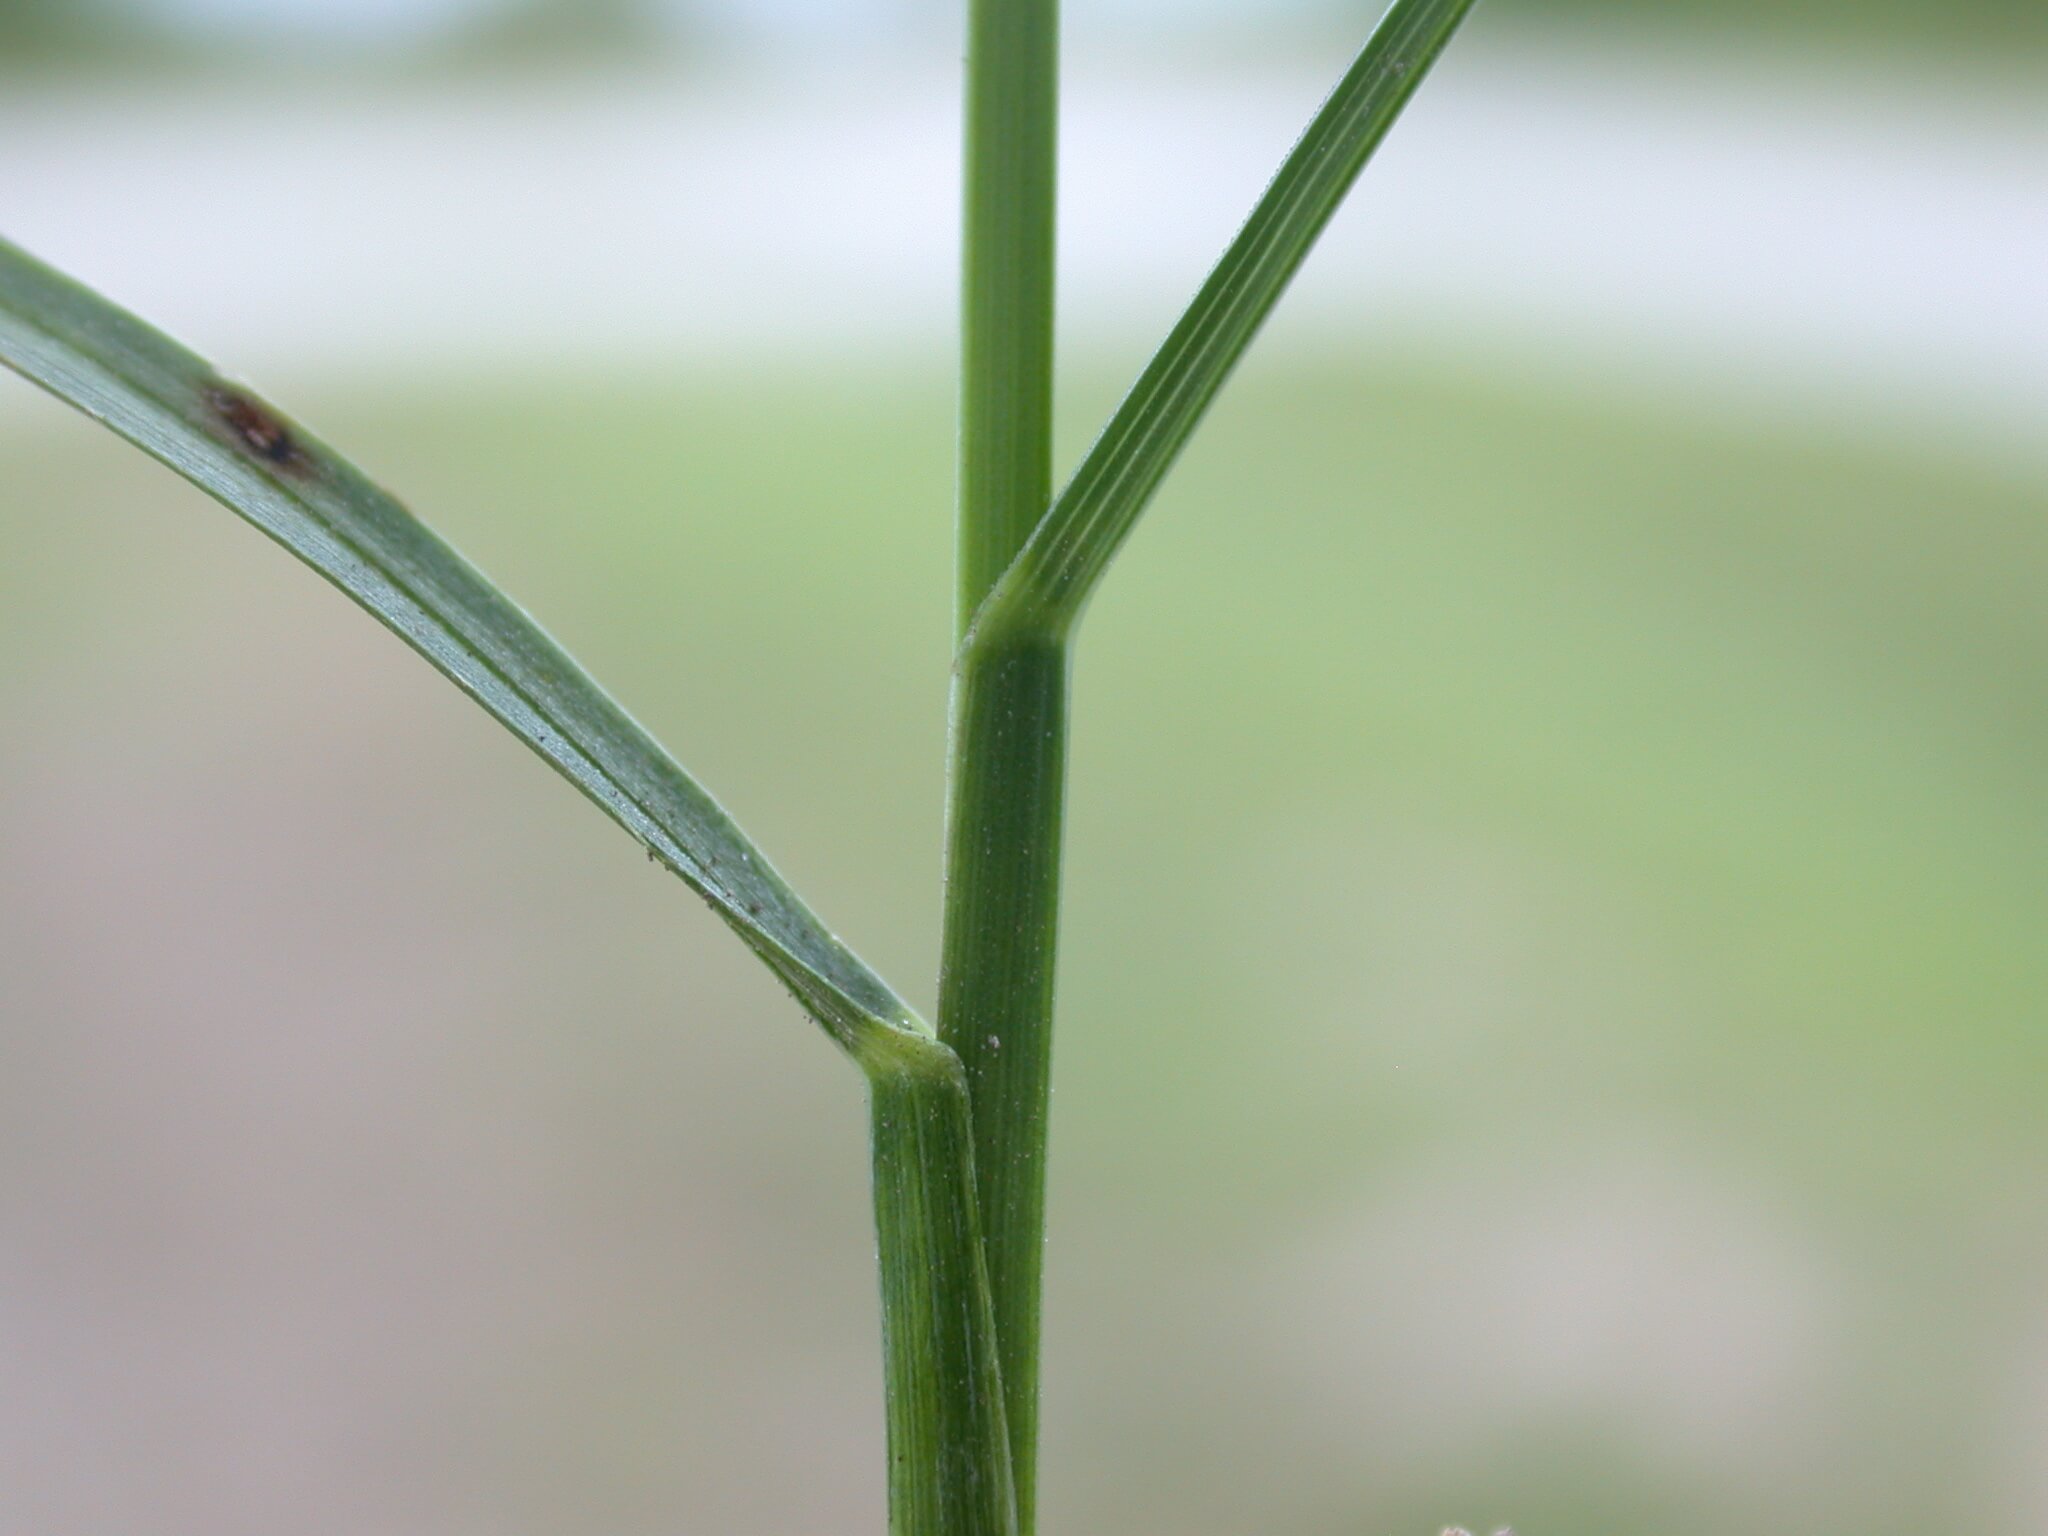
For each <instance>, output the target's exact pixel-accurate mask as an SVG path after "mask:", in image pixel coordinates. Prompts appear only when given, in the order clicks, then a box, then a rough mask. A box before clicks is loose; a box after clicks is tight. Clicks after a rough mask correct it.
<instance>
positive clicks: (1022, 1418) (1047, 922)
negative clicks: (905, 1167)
mask: <svg viewBox="0 0 2048 1536" xmlns="http://www.w3.org/2000/svg"><path fill="white" fill-rule="evenodd" d="M1066 687H1067V661H1066V649H1065V647H1064V645H1062V644H1059V643H1055V642H1047V641H1034V642H1030V643H1026V644H1021V645H1018V646H1016V647H1014V648H1011V649H1006V650H1002V651H976V652H973V653H971V654H969V655H968V656H966V657H965V658H963V659H962V662H961V666H960V671H959V674H958V677H957V678H956V680H955V683H954V690H953V698H954V705H953V732H954V761H953V767H954V776H953V785H952V797H951V813H952V815H951V828H950V837H949V841H948V845H947V884H946V939H945V953H944V966H943V969H942V970H941V971H940V975H939V1018H940V1021H941V1032H942V1034H943V1037H944V1038H945V1040H946V1042H947V1043H948V1044H949V1045H951V1046H952V1047H953V1049H954V1050H955V1051H957V1052H959V1054H960V1059H961V1060H962V1062H964V1063H965V1064H966V1068H967V1078H968V1085H969V1091H970V1093H971V1094H972V1096H973V1101H974V1133H975V1166H976V1167H977V1168H978V1169H979V1171H980V1172H979V1188H980V1191H981V1219H982V1233H983V1239H984V1241H985V1243H986V1245H987V1251H988V1271H989V1292H990V1295H991V1297H992V1298H993V1301H994V1305H995V1321H996V1338H997V1341H998V1343H999V1345H1000V1348H1001V1352H1002V1369H1003V1391H1004V1396H1005V1399H1006V1401H1007V1404H1008V1409H1009V1421H1010V1459H1011V1464H1012V1467H1013V1469H1014V1471H1015V1475H1016V1485H1017V1506H1018V1508H1017V1519H1018V1529H1019V1530H1021V1531H1024V1532H1027V1533H1028V1532H1029V1531H1030V1530H1031V1529H1032V1514H1033V1509H1034V1504H1035V1500H1034V1498H1033V1487H1034V1483H1033V1477H1034V1473H1035V1471H1036V1464H1037V1454H1036V1453H1037V1427H1038V1337H1039V1329H1038V1316H1039V1289H1040V1283H1039V1282H1040V1274H1041V1271H1042V1268H1043V1253H1044V1233H1045V1136H1046V1108H1047V1104H1046V1100H1047V1082H1048V1076H1049V1071H1050V1067H1051V1048H1052V1009H1053V954H1054V948H1055V944H1054V940H1055V936H1056V934H1057V931H1058V919H1059V873H1060V822H1061V810H1062V805H1061V802H1062V799H1063V790H1064V780H1065V758H1066Z"/></svg>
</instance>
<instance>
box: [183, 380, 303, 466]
mask: <svg viewBox="0 0 2048 1536" xmlns="http://www.w3.org/2000/svg"><path fill="white" fill-rule="evenodd" d="M206 403H207V404H208V405H210V406H212V407H213V413H214V415H216V416H218V417H219V418H220V420H221V422H222V423H223V424H224V425H225V426H226V427H227V429H228V430H229V431H230V432H232V433H234V435H235V440H236V441H237V442H238V443H240V444H241V446H242V447H244V448H246V449H247V450H248V451H249V452H251V453H253V454H255V455H256V456H257V457H258V458H260V459H267V460H268V461H269V462H270V463H272V464H276V465H278V466H280V467H282V468H286V469H304V468H305V467H306V462H307V460H306V451H305V450H304V449H303V448H301V447H300V446H299V443H298V439H297V438H295V437H293V436H292V429H291V428H290V427H288V426H286V425H285V424H284V421H283V419H282V418H280V417H279V416H278V415H277V414H276V413H275V412H274V411H272V410H271V409H270V407H269V406H267V405H265V404H264V403H263V402H262V401H260V400H257V399H255V398H253V397H252V396H249V395H245V394H243V393H242V392H241V391H240V390H235V389H229V388H228V387H227V386H226V385H223V384H216V385H213V386H212V387H211V388H209V389H208V390H207V391H206Z"/></svg>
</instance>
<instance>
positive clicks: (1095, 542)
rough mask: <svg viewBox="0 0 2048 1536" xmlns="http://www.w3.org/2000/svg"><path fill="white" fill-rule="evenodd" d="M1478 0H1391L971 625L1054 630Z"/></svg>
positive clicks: (1092, 582)
mask: <svg viewBox="0 0 2048 1536" xmlns="http://www.w3.org/2000/svg"><path fill="white" fill-rule="evenodd" d="M1473 4H1474V0H1395V3H1394V4H1393V5H1392V6H1391V7H1390V8H1389V9H1388V11H1387V13H1386V15H1385V17H1384V18H1383V19H1382V20H1381V22H1380V25H1379V26H1378V27H1377V28H1376V29H1375V30H1374V32H1373V35H1372V37H1371V38H1370V39H1369V40H1368V41H1367V43H1366V45H1365V47H1364V49H1363V50H1362V51H1361V52H1360V53H1359V56H1358V58H1357V60H1356V61H1355V62H1354V63H1353V64H1352V66H1351V68H1350V70H1349V71H1347V72H1346V74H1345V76H1344V78H1343V80H1342V81H1341V82H1340V83H1339V84H1338V86H1337V88H1336V90H1335V91H1334V92H1332V93H1331V95H1330V97H1329V98H1328V100H1327V101H1325V102H1324V104H1323V107H1322V109H1321V110H1320V111H1319V112H1318V113H1317V114H1316V116H1315V118H1314V119H1313V120H1312V121H1311V122H1310V124H1309V126H1308V129H1307V130H1306V131H1305V132H1304V133H1303V135H1302V137H1301V139H1300V140H1299V141H1298V142H1297V143H1296V144H1295V147H1294V149H1293V150H1292V151H1291V152H1290V153H1289V154H1288V156H1287V159H1286V160H1285V161H1284V162H1283V163H1282V165H1281V167H1280V170H1279V172H1278V174H1277V175H1275V177H1274V178H1273V181H1272V182H1271V184H1270V185H1269V186H1268V187H1267V189H1266V191H1265V194H1264V195H1263V196H1262V197H1261V198H1260V199H1259V202H1258V204H1257V206H1255V207H1254V208H1253V210H1252V213H1251V216H1250V218H1248V219H1247V220H1246V221H1245V223H1244V225H1243V227H1242V228H1241V229H1240V230H1239V232H1238V234H1237V236H1236V237H1235V238H1234V239H1233V240H1232V241H1231V244H1230V246H1229V248H1228V249H1227V250H1226V251H1225V252H1224V254H1223V256H1222V258H1221V259H1220V260H1219V261H1218V262H1217V264H1216V265H1215V267H1214V268H1212V269H1211V271H1210V273H1209V276H1208V278H1207V279H1206V280H1205V281H1204V282H1203V284H1202V286H1201V288H1200V289H1199V290H1198V291H1197V293H1196V294H1195V297H1194V299H1193V300H1192V301H1191V302H1190V303H1189V305H1188V307H1187V309H1186V310H1185V311H1183V312H1182V315H1181V317H1180V319H1179V320H1178V321H1177V322H1176V323H1175V324H1174V327H1173V330H1172V331H1171V332H1170V333H1169V334H1168V335H1167V338H1166V340H1165V342H1164V343H1162V344H1161V346H1160V348H1159V350H1158V351H1157V352H1156V353H1154V354H1153V356H1152V359H1151V361H1149V362H1148V363H1147V364H1146V365H1145V368H1144V370H1143V371H1142V372H1141V373H1140V374H1139V376H1138V380H1137V382H1136V383H1135V384H1134V385H1133V386H1132V387H1131V390H1130V393H1129V394H1127V395H1126V396H1125V397H1124V399H1123V402H1122V403H1121V404H1120V405H1119V406H1118V407H1117V409H1116V412H1115V413H1114V414H1113V415H1112V416H1111V417H1110V420H1109V423H1108V425H1107V426H1106V427H1105V428H1104V429H1103V432H1102V435H1101V436H1100V437H1099V438H1097V439H1096V441H1095V443H1094V446H1093V447H1091V448H1090V449H1089V451H1088V453H1087V455H1086V456H1085V457H1084V458H1083V459H1082V461H1081V464H1080V467H1079V468H1077V469H1076V470H1075V472H1074V475H1073V477H1072V478H1071V479H1070V480H1069V481H1068V482H1067V484H1066V485H1065V487H1064V488H1062V490H1061V491H1060V493H1059V495H1058V496H1057V497H1056V498H1055V499H1054V501H1053V504H1052V506H1051V508H1050V509H1049V510H1048V511H1047V512H1046V514H1045V515H1044V516H1043V517H1042V518H1041V519H1039V522H1038V525H1037V526H1036V527H1035V528H1034V529H1033V530H1032V532H1031V535H1030V537H1029V538H1028V539H1027V540H1026V541H1025V543H1024V547H1023V548H1022V549H1021V550H1020V551H1019V552H1018V554H1017V557H1016V558H1015V559H1014V560H1013V561H1011V563H1010V565H1009V567H1008V569H1007V570H1005V571H1004V573H1003V575H1002V577H1001V579H1000V580H998V582H997V583H996V585H995V587H994V589H993V590H992V591H991V592H990V593H989V595H988V597H987V598H986V599H985V600H984V601H983V603H982V605H981V608H980V611H979V612H978V613H977V614H976V616H975V618H974V620H973V622H972V624H971V625H970V627H969V633H968V636H967V639H966V640H965V641H964V642H963V647H964V645H966V644H972V643H974V642H975V640H976V639H977V638H978V637H980V636H983V635H988V636H993V635H994V634H995V633H996V632H998V631H1003V632H1006V633H1010V634H1013V635H1014V634H1029V633H1043V634H1049V635H1056V634H1063V633H1065V632H1066V631H1067V630H1068V629H1069V628H1070V627H1071V626H1072V624H1073V622H1074V621H1075V619H1076V618H1077V617H1078V616H1079V614H1080V611H1081V609H1082V607H1083V606H1084V605H1085V604H1086V602H1087V600H1088V597H1089V596H1090V594H1091V593H1092V592H1093V591H1094V588H1095V586H1096V584H1097V583H1098V582H1099V581H1100V580H1101V578H1102V574H1103V572H1104V571H1105V570H1106V569H1107V568H1108V566H1109V562H1110V560H1111V559H1112V558H1113V557H1114V556H1115V554H1116V552H1117V550H1118V549H1119V548H1120V547H1121V546H1122V544H1123V541H1124V540H1125V539H1126V538H1128V537H1129V535H1130V532H1131V529H1132V528H1133V526H1135V524H1136V523H1137V520H1138V517H1139V514H1140V513H1142V512H1143V511H1144V509H1145V506H1146V504H1147V503H1148V502H1149V501H1150V499H1151V497H1152V494H1153V493H1154V492H1155V491H1156V490H1157V489H1158V487H1159V484H1160V482H1161V481H1162V480H1164V479H1165V477H1166V473H1167V471H1168V470H1169V469H1171V468H1172V465H1173V461H1174V460H1175V459H1176V458H1177V457H1178V456H1179V454H1180V451H1181V449H1182V448H1183V447H1184V446H1185V445H1186V443H1187V440H1188V438H1189V437H1190V436H1191V435H1192V434H1193V432H1194V429H1195V427H1196V426H1197V425H1198V424H1199V423H1200V421H1201V418H1202V416H1203V414H1204V412H1206V411H1207V409H1208V407H1209V405H1210V403H1211V402H1212V401H1213V400H1214V399H1215V398H1216V395H1217V394H1218V393H1219V392H1220V391H1221V389H1222V387H1223V385H1224V383H1225V381H1226V380H1227V379H1228V378H1229V376H1230V373H1231V370H1232V369H1233V368H1234V367H1235V366H1236V364H1237V362H1238V360H1239V358H1241V357H1242V356H1243V355H1244V352H1245V350H1246V349H1247V348H1248V347H1249V346H1250V345H1251V342H1252V340H1253V338H1254V337H1255V336H1256V335H1257V334H1258V331H1259V328H1260V326H1261V325H1263V324H1264V322H1265V319H1266V317H1267V316H1268V315H1269V314H1271V313H1272V310H1273V307H1274V305H1276V304H1277V303H1278V302H1279V299H1280V296H1281V294H1282V293H1284V292H1285V291H1286V288H1287V285H1288V283H1289V282H1290V281H1291V280H1292V278H1293V276H1294V274H1295V273H1296V271H1298V270H1299V269H1300V267H1301V264H1302V262H1303V261H1304V260H1306V259H1307V256H1308V253H1309V250H1310V249H1311V248H1312V247H1313V246H1314V244H1315V242H1316V239H1317V237H1318V236H1320V235H1321V234H1322V232H1323V229H1324V228H1325V227H1326V226H1327V225H1328V223H1329V221H1330V219H1331V217H1332V216H1333V215H1334V214H1335V213H1336V211H1337V209H1338V207H1339V206H1340V205H1341V204H1342V202H1343V200H1344V196H1345V194H1346V193H1347V192H1348V191H1349V190H1350V189H1351V186H1352V184H1353V183H1354V182H1355V181H1356V180H1357V179H1358V176H1359V173H1360V172H1361V171H1363V170H1364V169H1365V165H1366V162H1367V161H1368V160H1370V159H1371V157H1372V153H1373V151H1374V150H1375V149H1377V148H1378V147H1379V144H1380V142H1381V141H1382V140H1383V139H1384V138H1385V137H1386V134H1387V132H1388V130H1389V129H1391V128H1392V127H1393V124H1394V121H1395V120H1396V119H1397V118H1398V117H1399V116H1400V113H1401V109H1402V108H1403V107H1405V106H1406V105H1407V103H1408V99H1409V98H1410V97H1411V96H1413V95H1414V93H1415V90H1416V88H1417V87H1418V86H1419V85H1420V84H1421V81H1422V78H1423V76H1424V75H1425V74H1427V73H1428V70H1429V67H1430V66H1431V65H1432V64H1433V63H1435V62H1436V59H1437V57H1438V56H1439V55H1440V54H1441V53H1442V52H1443V50H1444V48H1445V46H1446V45H1448V44H1449V42H1450V40H1451V37H1452V35H1453V34H1454V33H1456V31H1457V29H1458V26H1459V24H1460V23H1461V22H1462V21H1463V20H1464V19H1465V15H1466V13H1467V12H1469V11H1470V10H1471V9H1472V6H1473Z"/></svg>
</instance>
